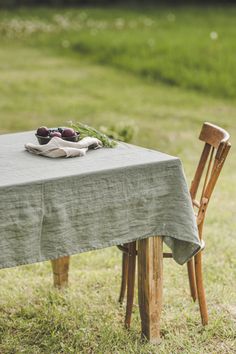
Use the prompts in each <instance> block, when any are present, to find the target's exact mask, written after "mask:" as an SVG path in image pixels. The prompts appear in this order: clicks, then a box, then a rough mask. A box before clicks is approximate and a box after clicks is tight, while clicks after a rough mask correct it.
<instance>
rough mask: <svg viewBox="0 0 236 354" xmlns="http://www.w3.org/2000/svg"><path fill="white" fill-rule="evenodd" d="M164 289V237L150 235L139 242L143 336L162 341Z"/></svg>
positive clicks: (139, 285)
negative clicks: (161, 323) (161, 321)
mask: <svg viewBox="0 0 236 354" xmlns="http://www.w3.org/2000/svg"><path fill="white" fill-rule="evenodd" d="M162 290H163V239H162V237H150V238H147V239H145V240H140V241H139V242H138V293H139V311H140V317H141V324H142V336H144V337H146V338H147V339H148V340H149V341H150V342H151V343H155V344H158V343H160V317H161V308H162Z"/></svg>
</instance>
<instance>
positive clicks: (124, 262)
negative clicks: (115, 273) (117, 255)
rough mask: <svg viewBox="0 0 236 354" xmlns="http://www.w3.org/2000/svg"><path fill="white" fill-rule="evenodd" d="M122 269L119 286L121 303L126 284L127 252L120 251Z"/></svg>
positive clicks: (121, 302)
mask: <svg viewBox="0 0 236 354" xmlns="http://www.w3.org/2000/svg"><path fill="white" fill-rule="evenodd" d="M122 253H123V254H122V271H121V286H120V296H119V303H120V304H123V301H124V297H125V291H126V285H127V277H128V254H127V253H125V252H122Z"/></svg>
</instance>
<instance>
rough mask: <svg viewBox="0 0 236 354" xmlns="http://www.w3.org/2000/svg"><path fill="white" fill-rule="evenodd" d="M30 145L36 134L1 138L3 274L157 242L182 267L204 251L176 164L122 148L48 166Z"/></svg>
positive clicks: (173, 159) (154, 154)
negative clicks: (84, 254)
mask: <svg viewBox="0 0 236 354" xmlns="http://www.w3.org/2000/svg"><path fill="white" fill-rule="evenodd" d="M27 142H35V137H34V134H33V132H25V133H17V134H5V135H1V136H0V149H1V151H0V268H6V267H14V266H17V265H21V264H28V263H35V262H40V261H44V260H49V259H55V258H58V257H60V256H64V255H72V254H76V253H79V252H85V251H89V250H95V249H99V248H104V247H108V246H113V245H118V244H122V243H126V242H129V241H133V240H138V239H142V238H146V237H150V236H158V235H159V236H163V237H164V242H165V243H166V244H167V245H168V246H169V247H170V248H171V249H172V251H173V257H174V259H175V260H176V261H177V262H178V263H180V264H183V263H184V262H186V261H187V260H188V259H189V258H190V257H191V256H192V255H193V254H195V253H196V252H197V251H198V250H199V249H200V241H199V239H198V231H197V226H196V221H195V217H194V213H193V208H192V204H191V199H190V195H189V192H188V187H187V184H186V180H185V176H184V173H183V169H182V164H181V162H180V160H179V159H178V158H176V157H172V156H169V155H166V154H163V153H161V152H158V151H153V150H149V149H144V148H141V147H137V146H133V145H129V144H124V143H119V144H118V146H117V147H116V148H113V149H106V148H102V149H100V150H96V151H93V150H91V151H89V152H88V153H87V155H86V156H84V157H77V158H71V159H65V158H61V159H49V158H46V157H42V156H34V155H31V154H30V153H28V152H27V151H25V150H24V143H27Z"/></svg>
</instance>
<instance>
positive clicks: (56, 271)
mask: <svg viewBox="0 0 236 354" xmlns="http://www.w3.org/2000/svg"><path fill="white" fill-rule="evenodd" d="M69 262H70V257H69V256H65V257H61V258H57V259H53V260H52V261H51V263H52V270H53V282H54V286H55V287H57V288H63V287H66V286H67V285H68V271H69Z"/></svg>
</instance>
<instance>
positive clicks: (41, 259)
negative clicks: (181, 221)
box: [0, 234, 201, 269]
mask: <svg viewBox="0 0 236 354" xmlns="http://www.w3.org/2000/svg"><path fill="white" fill-rule="evenodd" d="M149 237H155V236H150V235H145V236H140V237H135V238H131V239H128V240H126V241H125V242H120V241H121V240H117V241H110V242H108V243H106V244H104V245H96V246H91V247H84V248H78V249H75V250H74V251H72V252H62V253H60V252H59V253H58V254H57V255H53V256H44V257H39V258H37V257H36V258H27V260H22V261H15V262H9V263H4V264H3V265H2V264H0V269H7V268H14V267H18V266H21V265H29V264H34V263H40V262H46V261H51V260H54V259H57V258H61V257H66V256H73V255H76V254H80V253H84V252H89V251H96V250H100V249H103V248H108V247H113V246H118V245H120V244H124V243H129V242H133V241H139V240H144V239H146V238H149ZM156 237H163V241H164V242H165V237H170V236H169V235H167V234H166V235H158V236H156ZM172 237H173V236H172ZM177 239H178V238H177ZM179 241H181V240H179ZM165 243H166V242H165ZM166 244H167V246H168V247H169V245H168V243H166ZM192 244H194V245H196V249H195V250H194V251H193V252H192V254H191V256H189V257H188V258H187V259H186V260H184V261H183V262H182V261H181V262H180V261H179V260H178V259H176V258H175V257H174V260H175V261H176V263H178V264H180V265H183V264H184V263H186V262H187V261H188V260H189V259H190V258H192V257H193V256H194V255H195V254H196V253H198V252H199V250H200V249H201V245H200V244H199V243H195V242H192Z"/></svg>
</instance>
